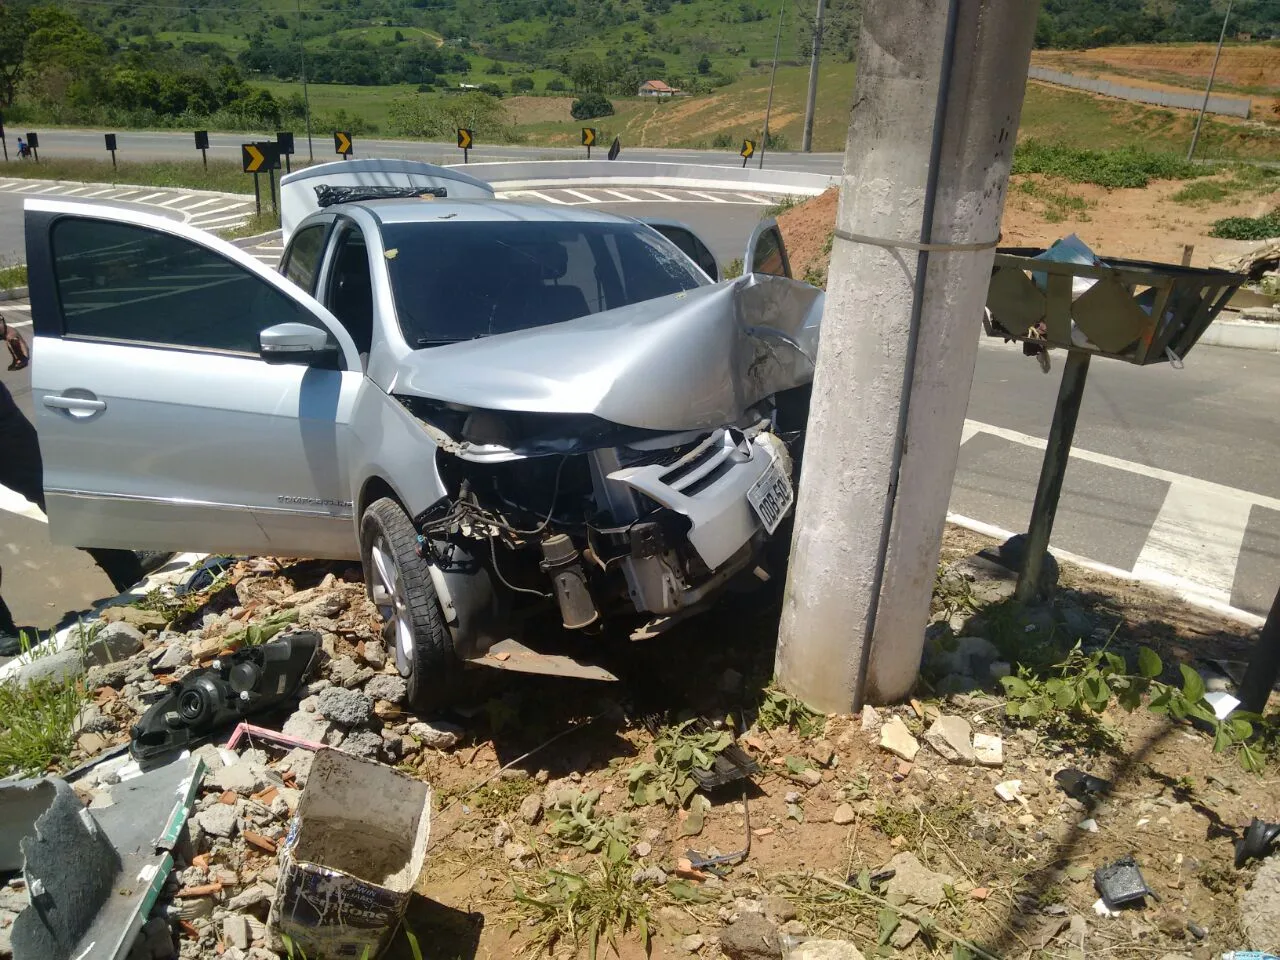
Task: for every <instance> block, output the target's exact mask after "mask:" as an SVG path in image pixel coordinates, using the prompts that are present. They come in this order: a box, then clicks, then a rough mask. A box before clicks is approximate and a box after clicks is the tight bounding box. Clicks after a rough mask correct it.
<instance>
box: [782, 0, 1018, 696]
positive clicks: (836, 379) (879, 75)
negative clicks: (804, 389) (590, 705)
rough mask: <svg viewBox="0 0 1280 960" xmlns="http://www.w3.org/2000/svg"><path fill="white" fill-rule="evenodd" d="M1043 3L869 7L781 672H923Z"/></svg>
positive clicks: (866, 684)
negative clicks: (927, 628) (932, 600)
mask: <svg viewBox="0 0 1280 960" xmlns="http://www.w3.org/2000/svg"><path fill="white" fill-rule="evenodd" d="M1038 7H1039V4H1038V3H1036V2H1034V0H1033V2H1027V0H868V3H867V4H866V6H865V7H864V10H863V15H862V31H861V36H860V38H859V43H858V76H857V81H856V84H857V86H856V94H857V100H856V102H855V103H854V106H853V114H852V122H851V124H850V127H849V139H848V144H847V146H846V150H845V165H844V177H843V183H842V186H841V191H840V208H839V212H838V214H837V216H836V238H835V243H834V247H833V250H832V255H831V270H830V274H829V276H830V279H829V281H828V284H827V304H826V313H825V315H824V319H823V325H822V345H821V348H820V351H819V356H818V369H817V374H816V376H815V378H814V386H813V405H812V409H811V412H810V414H809V432H808V436H807V437H806V440H805V457H804V465H803V473H802V476H801V481H800V495H799V503H798V513H797V516H796V534H795V539H794V542H793V544H792V552H791V568H790V572H789V575H788V579H787V590H786V598H785V601H784V605H783V612H782V624H781V629H780V633H779V637H778V654H777V663H776V669H777V676H778V679H779V681H780V682H781V683H782V685H783V687H785V688H786V689H787V690H788V691H790V692H791V693H792V694H794V695H796V696H798V697H800V698H801V699H802V700H804V701H806V702H808V703H809V704H811V705H812V706H814V707H816V708H818V709H820V710H824V711H848V710H850V709H851V708H857V707H858V706H860V705H861V704H862V703H863V702H877V703H878V702H886V701H890V700H894V699H897V698H899V697H902V696H903V695H905V694H906V693H907V692H908V691H909V690H910V689H911V687H912V685H913V684H914V683H915V680H916V675H917V673H918V671H919V666H920V655H921V651H922V650H923V646H924V628H925V624H926V621H927V619H928V612H929V598H930V595H931V592H932V588H933V581H934V576H935V573H936V571H937V561H938V549H939V545H940V543H941V540H942V530H943V524H944V523H945V520H946V513H947V502H948V500H949V498H950V495H951V486H952V482H953V480H954V477H955V470H956V460H957V458H958V455H959V446H960V434H961V430H962V428H963V425H964V416H965V407H966V403H967V400H968V397H969V386H970V383H971V382H972V380H973V367H974V362H975V360H976V358H977V351H978V337H979V332H980V320H981V316H982V310H983V307H984V305H985V303H986V296H987V285H988V282H989V280H990V277H991V267H992V263H993V261H994V255H995V243H996V240H997V238H998V236H999V230H1000V218H1001V214H1002V213H1003V209H1004V200H1005V194H1006V192H1007V190H1008V184H1009V168H1010V165H1011V163H1012V161H1013V147H1014V141H1015V139H1016V137H1017V133H1018V120H1019V117H1020V115H1021V112H1022V98H1023V93H1024V91H1025V89H1026V76H1027V66H1028V64H1029V62H1030V59H1031V43H1032V38H1033V35H1034V33H1035V24H1036V14H1037V10H1038Z"/></svg>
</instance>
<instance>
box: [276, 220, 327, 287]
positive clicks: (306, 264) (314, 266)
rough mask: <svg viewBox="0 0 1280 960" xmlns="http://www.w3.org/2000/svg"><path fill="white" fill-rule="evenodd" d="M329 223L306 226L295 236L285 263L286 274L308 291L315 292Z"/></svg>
mask: <svg viewBox="0 0 1280 960" xmlns="http://www.w3.org/2000/svg"><path fill="white" fill-rule="evenodd" d="M328 226H329V225H328V224H327V223H317V224H313V225H312V226H310V227H304V228H303V229H301V230H299V231H298V232H297V233H296V234H294V237H293V243H291V244H290V245H289V253H288V256H287V259H286V260H285V265H284V275H285V276H286V277H288V278H289V279H290V280H292V281H293V282H294V283H295V284H297V285H298V286H299V287H301V288H302V289H303V290H305V291H306V292H307V293H315V290H316V274H317V273H318V272H319V271H320V254H321V253H323V252H324V233H325V230H326V229H328Z"/></svg>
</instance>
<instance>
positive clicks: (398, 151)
mask: <svg viewBox="0 0 1280 960" xmlns="http://www.w3.org/2000/svg"><path fill="white" fill-rule="evenodd" d="M38 132H39V134H40V156H41V157H45V158H48V159H53V158H57V157H92V158H97V159H102V160H106V159H109V158H110V154H109V153H107V152H106V150H105V149H104V147H103V134H104V133H107V132H110V131H105V130H69V129H59V130H41V131H38ZM6 135H7V136H8V138H9V150H10V155H11V156H16V151H17V147H16V143H17V132H16V131H15V130H14V129H12V128H10V129H9V130H7V131H6ZM274 139H275V134H274V132H272V133H261V134H247V133H210V134H209V156H210V157H211V158H216V159H225V160H237V161H238V160H239V159H240V145H241V144H242V143H247V142H249V141H251V140H274ZM294 140H295V146H296V148H297V151H298V156H299V157H300V158H305V157H306V156H307V138H306V135H305V134H304V133H300V132H298V131H295V132H294ZM116 141H117V144H118V146H119V149H118V150H117V152H116V156H117V157H118V158H119V159H121V160H172V159H184V160H195V159H199V157H200V153H199V151H197V150H196V148H195V140H194V137H193V136H192V133H191V132H190V131H181V132H180V131H176V130H174V131H124V132H119V133H117V136H116ZM312 147H313V149H314V155H315V159H316V160H317V161H318V162H323V161H326V160H332V159H336V157H335V155H334V152H333V138H332V136H331V134H330V132H329V131H325V132H324V133H320V132H319V131H316V132H314V134H313V136H312ZM354 149H355V156H357V157H367V156H379V157H401V158H404V159H409V160H426V161H428V162H430V163H440V164H450V163H460V162H461V161H462V151H461V150H459V149H458V148H457V146H456V145H455V144H453V143H426V142H420V141H414V140H375V139H365V138H363V137H356V138H355V143H354ZM607 149H608V148H607V146H606V147H605V148H604V149H600V150H596V151H594V153H593V154H592V156H593V158H600V159H603V158H604V154H605V153H606V152H607ZM622 158H623V159H625V160H650V161H654V162H659V163H703V164H714V165H716V166H730V167H737V166H741V165H742V160H741V158H739V157H738V155H737V153H736V152H735V151H733V150H721V151H710V150H668V149H656V148H649V147H628V146H627V145H626V144H625V143H624V144H623V149H622ZM585 159H586V150H585V148H582V147H522V146H498V145H495V146H489V145H486V144H483V143H482V144H480V145H479V146H478V147H476V148H474V149H473V150H472V151H471V162H472V163H483V162H485V161H496V160H585ZM758 160H759V155H757V157H756V158H755V159H754V160H753V161H752V165H753V166H754V165H756V163H757V162H758ZM843 161H844V155H843V154H841V153H810V154H805V153H768V154H766V155H765V158H764V165H765V169H775V170H800V171H807V172H809V173H839V172H840V168H841V164H842V163H843Z"/></svg>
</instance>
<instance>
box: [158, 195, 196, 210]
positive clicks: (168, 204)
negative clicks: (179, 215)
mask: <svg viewBox="0 0 1280 960" xmlns="http://www.w3.org/2000/svg"><path fill="white" fill-rule="evenodd" d="M187 199H189V196H188V194H185V193H180V194H178V195H177V196H176V197H170V198H169V199H168V200H161V201H160V202H159V203H157V204H156V206H157V207H172V206H173V205H174V204H175V203H177V202H178V201H179V200H187Z"/></svg>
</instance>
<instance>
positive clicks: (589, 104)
mask: <svg viewBox="0 0 1280 960" xmlns="http://www.w3.org/2000/svg"><path fill="white" fill-rule="evenodd" d="M569 113H570V115H571V116H572V117H573V119H575V120H594V119H595V118H596V117H611V116H613V104H612V103H610V102H609V98H608V97H606V96H605V95H604V94H602V93H588V94H586V95H585V96H582V97H579V98H578V99H577V100H575V101H573V106H572V107H570V108H569Z"/></svg>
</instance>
